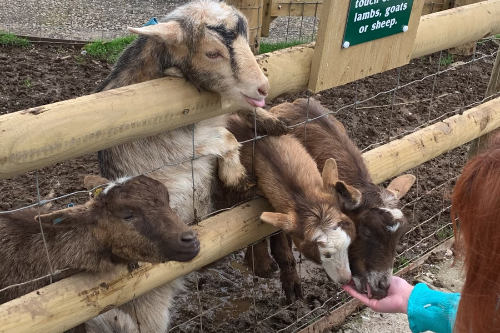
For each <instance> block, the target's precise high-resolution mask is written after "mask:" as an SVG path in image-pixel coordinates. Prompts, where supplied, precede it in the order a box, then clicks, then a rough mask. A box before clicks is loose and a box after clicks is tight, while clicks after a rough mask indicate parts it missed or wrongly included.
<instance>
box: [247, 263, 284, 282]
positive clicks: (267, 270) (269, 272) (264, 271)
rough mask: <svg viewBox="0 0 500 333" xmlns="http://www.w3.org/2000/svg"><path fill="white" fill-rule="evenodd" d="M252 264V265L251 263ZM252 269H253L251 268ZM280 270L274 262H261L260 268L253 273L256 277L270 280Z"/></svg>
mask: <svg viewBox="0 0 500 333" xmlns="http://www.w3.org/2000/svg"><path fill="white" fill-rule="evenodd" d="M250 264H251V263H250ZM250 268H252V267H250ZM278 269H279V267H278V264H277V263H276V262H274V261H272V262H259V264H258V266H256V267H255V269H254V271H253V273H254V274H255V276H258V277H260V278H264V279H270V278H272V277H273V276H274V273H275V272H276V271H277V270H278Z"/></svg>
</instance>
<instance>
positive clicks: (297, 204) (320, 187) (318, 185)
mask: <svg viewBox="0 0 500 333" xmlns="http://www.w3.org/2000/svg"><path fill="white" fill-rule="evenodd" d="M228 124H229V125H228V129H229V130H230V131H231V132H232V133H233V134H234V135H235V136H236V138H237V139H238V140H239V141H244V140H248V139H251V138H252V137H253V135H254V131H253V130H252V129H251V127H249V126H248V125H246V124H245V123H244V122H243V121H242V120H241V118H239V117H238V116H233V117H231V118H230V121H229V123H228ZM252 149H253V143H252V142H247V143H245V144H243V146H242V148H241V161H242V163H243V165H244V166H245V168H246V169H247V171H248V172H249V173H251V172H252V169H253V171H254V174H255V176H256V177H257V186H258V192H259V194H262V195H263V196H264V197H266V198H267V199H268V200H269V202H270V203H271V205H272V206H273V208H274V209H275V211H276V212H264V213H263V214H262V215H261V217H260V218H261V220H262V221H264V222H266V223H269V224H272V225H274V226H276V227H278V228H281V229H283V231H284V232H285V233H286V235H284V234H278V235H276V236H273V237H272V239H271V244H272V245H271V253H272V254H273V256H274V258H275V259H276V262H277V264H278V266H279V268H280V270H281V281H282V284H283V289H284V291H285V295H286V298H287V301H288V302H291V300H292V297H293V295H294V294H295V296H297V297H301V292H300V280H299V277H298V275H297V272H296V270H295V267H294V265H295V259H294V257H293V254H292V253H291V240H290V237H291V238H292V239H293V242H294V243H295V245H296V246H297V248H298V249H299V250H300V251H301V252H302V253H303V254H304V255H305V256H306V257H308V258H309V259H311V260H312V261H314V262H315V263H317V264H319V265H322V267H323V268H324V269H325V271H326V273H327V274H328V276H329V277H330V278H331V279H332V280H334V281H335V282H339V283H347V282H348V281H350V280H351V272H350V270H349V262H348V255H347V248H348V246H349V244H350V243H351V241H352V239H354V237H355V235H356V231H355V228H354V224H353V222H352V221H351V220H350V219H349V218H348V217H347V216H346V215H344V214H343V213H342V212H341V211H340V208H339V206H338V204H337V199H336V188H341V189H342V190H343V191H344V192H345V194H346V195H351V196H352V197H353V200H356V199H355V198H356V197H357V196H359V192H358V191H357V190H355V189H354V188H352V187H350V186H348V185H345V184H344V183H343V182H339V181H338V177H337V168H336V163H335V160H333V159H331V160H329V161H328V162H327V163H326V164H325V166H324V168H323V173H322V174H320V173H319V172H318V169H317V166H316V164H315V163H314V161H313V159H312V158H311V156H310V155H309V154H308V153H307V152H306V150H305V149H304V147H303V146H302V145H301V144H300V142H299V141H298V140H296V139H295V138H293V137H291V136H289V135H284V136H280V137H276V136H267V137H265V138H262V139H261V140H257V141H256V142H255V151H254V153H253V152H252ZM344 192H342V193H344ZM273 240H274V241H273Z"/></svg>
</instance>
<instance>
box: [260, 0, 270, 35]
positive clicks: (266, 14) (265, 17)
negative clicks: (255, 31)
mask: <svg viewBox="0 0 500 333" xmlns="http://www.w3.org/2000/svg"><path fill="white" fill-rule="evenodd" d="M271 3H272V0H264V7H263V8H262V9H263V12H262V27H261V30H260V36H261V37H269V30H270V29H271V23H272V22H273V18H271Z"/></svg>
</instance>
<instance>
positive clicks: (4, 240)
mask: <svg viewBox="0 0 500 333" xmlns="http://www.w3.org/2000/svg"><path fill="white" fill-rule="evenodd" d="M85 182H86V184H87V185H91V186H93V185H96V184H102V183H108V182H109V181H108V180H106V179H104V178H101V177H96V176H88V177H86V179H85ZM39 219H40V221H41V223H42V226H43V235H44V237H45V243H46V244H47V251H48V254H49V257H50V261H51V264H52V267H53V269H54V270H62V269H70V271H69V272H71V273H75V272H77V271H87V272H102V271H108V270H111V269H112V268H113V267H115V266H116V265H118V264H128V263H133V262H138V261H144V262H151V263H161V262H165V261H167V260H175V261H182V262H185V261H190V260H191V259H193V258H194V257H195V256H196V255H197V254H198V253H199V249H200V243H199V241H198V239H197V236H196V233H195V232H194V231H193V230H192V229H191V228H190V227H188V226H187V225H185V223H184V222H182V221H181V220H180V219H179V218H178V216H177V214H176V213H175V212H174V211H173V210H172V209H171V208H170V206H169V194H168V190H167V188H166V187H165V186H164V185H163V184H162V183H160V182H159V181H156V180H154V179H152V178H149V177H146V176H138V177H134V178H123V179H119V180H117V181H115V182H111V183H110V184H109V185H108V186H107V187H106V188H105V189H104V190H103V191H102V193H101V194H99V195H98V196H97V197H95V198H94V199H91V200H90V201H88V202H87V203H86V204H84V205H79V206H74V207H71V208H66V209H62V210H58V211H55V212H51V213H48V214H42V215H40V216H38V210H36V209H26V210H23V211H20V212H15V213H9V214H1V215H0V234H1V235H2V237H1V238H0V253H1V256H2V260H1V261H0V271H1V272H3V273H2V275H1V276H0V289H2V288H6V287H8V286H11V285H13V284H17V283H21V282H25V281H30V280H33V279H36V278H39V277H40V276H44V275H46V274H47V272H48V271H49V267H48V264H47V254H46V252H45V245H44V240H43V236H42V233H41V231H40V225H39ZM47 284H49V278H45V279H41V280H38V281H35V282H33V283H29V284H25V285H22V286H16V287H12V288H9V289H6V290H4V291H2V292H0V303H4V302H7V301H9V300H12V299H14V298H16V297H19V296H21V295H23V294H25V293H28V292H30V291H33V290H35V289H38V288H41V287H43V286H45V285H47ZM153 292H154V291H153ZM146 295H148V294H146ZM143 297H144V296H143ZM152 311H154V309H152ZM122 324H123V323H122Z"/></svg>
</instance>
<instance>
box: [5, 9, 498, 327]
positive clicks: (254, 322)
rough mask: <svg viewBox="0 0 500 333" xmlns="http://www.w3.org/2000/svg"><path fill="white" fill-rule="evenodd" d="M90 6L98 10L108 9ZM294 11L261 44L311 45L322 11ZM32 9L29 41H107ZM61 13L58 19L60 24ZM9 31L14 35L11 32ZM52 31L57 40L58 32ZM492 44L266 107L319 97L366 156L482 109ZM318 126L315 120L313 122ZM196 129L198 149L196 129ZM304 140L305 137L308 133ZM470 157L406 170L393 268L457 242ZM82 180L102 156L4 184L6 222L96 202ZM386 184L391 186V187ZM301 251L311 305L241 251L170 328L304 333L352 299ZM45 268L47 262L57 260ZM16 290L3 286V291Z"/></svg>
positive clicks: (209, 269)
mask: <svg viewBox="0 0 500 333" xmlns="http://www.w3.org/2000/svg"><path fill="white" fill-rule="evenodd" d="M40 1H41V0H40ZM41 3H42V2H40V3H39V4H41ZM0 4H1V2H0ZM89 4H90V5H89V6H95V7H99V6H101V5H100V4H101V2H99V4H98V3H97V2H89ZM288 4H289V6H288V7H287V8H288V10H289V13H288V16H286V17H281V18H279V19H276V20H275V22H274V24H275V25H274V26H273V27H272V28H271V34H270V37H269V39H266V40H264V39H263V40H262V41H263V42H264V41H285V42H289V41H293V40H299V41H307V40H312V39H314V36H315V31H316V29H317V23H318V22H317V21H318V20H317V17H318V16H319V13H318V12H317V11H316V10H315V13H314V14H315V15H314V16H312V17H310V16H309V17H306V16H304V15H300V16H297V15H292V7H297V6H299V8H300V5H301V3H298V2H294V3H293V6H292V4H291V3H288ZM314 4H315V5H317V4H319V3H314ZM120 5H123V4H122V3H121V2H116V3H115V5H114V6H116V7H113V8H112V9H113V13H114V15H116V13H122V14H123V17H122V18H121V19H122V21H116V22H114V21H113V22H114V23H113V24H115V25H116V26H119V25H122V26H123V25H128V24H132V23H133V24H141V23H140V22H145V21H147V20H148V17H149V16H151V13H152V12H153V13H154V12H158V11H164V10H165V11H166V10H167V9H168V8H169V7H168V6H175V5H177V3H166V2H164V1H157V2H147V1H134V2H132V3H130V2H127V3H126V5H124V6H123V7H120ZM306 5H308V6H310V5H311V3H302V6H303V13H305V12H306V11H307V10H309V9H307V10H306ZM25 6H29V2H28V3H26V2H25V3H24V4H23V5H19V6H18V7H15V8H11V10H12V15H15V13H16V10H21V9H23V10H25V13H27V14H25V15H28V14H29V13H32V14H33V15H34V16H33V17H36V18H37V19H36V23H34V21H32V22H31V23H32V26H31V28H30V29H29V30H26V31H27V32H26V34H27V35H29V34H31V35H32V34H33V31H35V32H37V31H38V33H39V35H40V36H42V34H43V35H44V36H45V33H44V32H43V29H44V27H45V25H48V24H54V27H55V26H56V25H57V26H58V27H59V26H66V27H67V26H68V24H69V27H74V26H78V27H77V28H78V29H77V28H75V29H77V30H78V31H77V30H74V31H73V30H71V29H73V28H71V29H68V30H66V33H68V36H71V37H72V38H78V37H79V35H78V34H79V33H82V36H83V32H84V33H85V34H86V35H85V36H90V35H92V33H94V32H95V33H96V34H97V35H98V34H99V33H100V34H101V36H100V37H99V36H97V35H96V36H97V37H96V38H102V39H106V37H105V34H104V32H103V31H105V30H102V29H101V28H102V27H100V26H98V25H97V26H92V24H87V27H86V28H87V29H90V30H86V31H84V30H81V29H80V26H82V25H86V22H87V21H85V19H84V17H86V16H85V15H83V16H82V17H80V16H79V15H76V16H78V19H72V18H73V16H72V15H70V14H69V11H70V8H69V7H64V6H63V7H62V8H51V7H46V8H43V10H41V11H40V13H36V12H33V11H30V10H32V9H29V8H25ZM118 7H120V8H119V9H118ZM9 8H10V7H9ZM308 8H309V7H308ZM139 9H140V10H139ZM136 10H137V11H136ZM54 13H57V15H60V16H61V18H59V19H57V15H56V14H54ZM60 13H66V14H65V15H63V14H60ZM2 15H5V14H2ZM16 15H19V14H16ZM49 18H50V19H49ZM2 19H3V17H2V16H0V21H3V20H2ZM93 19H96V22H104V21H106V20H105V19H104V18H92V20H93ZM23 20H24V18H21V19H20V20H19V24H21V25H22V24H26V26H28V25H29V21H26V22H25V21H23ZM89 20H90V18H89ZM123 20H125V21H123ZM134 21H135V23H134ZM5 22H8V21H5ZM61 22H63V23H61ZM130 22H132V23H130ZM9 27H10V28H12V29H13V27H14V26H13V25H9ZM15 29H18V27H16V28H15ZM15 29H13V31H16V33H17V31H21V30H15ZM27 29H28V28H27ZM37 29H38V30H37ZM92 29H94V30H92ZM99 29H101V30H99ZM273 29H276V31H278V32H277V33H276V37H273V33H274V30H273ZM56 30H57V29H56ZM56 30H53V31H52V32H54V31H56ZM82 31H83V32H82ZM99 31H100V32H99ZM116 31H121V30H119V29H117V30H116ZM284 31H286V34H285V33H284ZM73 32H74V33H73ZM113 33H114V30H110V31H106V34H108V35H107V36H112V35H113ZM46 34H47V35H50V34H51V32H46ZM54 36H57V37H59V36H62V35H59V34H58V35H54ZM65 37H66V36H65ZM273 38H276V39H273ZM85 39H87V37H85ZM495 42H496V41H495V39H494V38H490V39H488V40H482V41H480V42H479V43H478V44H477V45H476V47H475V48H474V54H473V55H472V56H465V57H458V56H454V55H453V54H451V53H448V52H446V51H443V52H439V53H436V54H432V55H429V56H425V57H421V58H419V59H414V60H413V61H411V63H410V64H409V65H406V66H403V67H400V68H397V69H394V70H391V71H388V72H385V73H381V74H377V75H374V76H372V77H368V78H365V79H362V80H358V81H356V82H352V83H350V84H347V85H344V86H341V87H337V88H333V89H330V90H326V91H323V92H321V93H318V94H315V95H313V96H311V95H310V93H309V92H302V93H298V94H294V95H286V96H283V97H280V98H277V99H275V100H274V101H271V102H269V103H268V106H269V107H270V106H273V105H277V104H279V103H281V102H284V101H293V100H294V99H296V98H299V97H305V98H315V99H317V100H319V101H320V102H322V104H323V105H324V106H326V107H327V108H329V109H330V110H331V111H332V114H333V115H335V117H336V118H337V119H338V120H340V121H341V122H342V123H343V124H344V126H345V128H346V130H347V133H348V134H349V135H350V137H351V138H352V140H353V141H354V142H355V144H356V145H357V146H358V147H359V148H360V149H361V150H363V151H367V150H370V149H372V148H375V147H378V146H380V145H383V144H385V143H387V142H390V141H393V140H396V139H398V138H401V137H403V136H405V135H407V134H410V133H414V132H415V131H417V130H419V129H421V128H424V127H426V126H428V125H431V124H433V123H436V122H438V121H440V120H443V119H445V118H448V117H450V116H453V115H456V114H461V113H462V112H463V111H465V110H467V109H469V108H471V107H473V106H475V105H478V104H481V103H483V102H485V101H486V100H487V99H486V98H485V96H484V95H485V91H486V87H487V83H488V78H489V75H490V73H491V70H492V67H493V61H494V58H495V57H496V56H497V52H498V51H497V49H498V45H497V44H496V43H495ZM32 93H33V94H35V93H36V92H35V91H32ZM493 97H496V95H495V96H493ZM33 106H37V105H33ZM10 111H16V110H10ZM314 121H315V120H314V119H309V122H314ZM192 130H193V142H194V125H193V127H192ZM305 135H306V139H307V129H306V130H305ZM257 139H259V138H257ZM257 139H256V140H257ZM467 150H468V147H467V145H464V146H462V147H459V148H456V149H454V150H452V151H449V152H447V153H445V154H444V155H442V156H440V157H438V158H435V159H433V160H431V161H429V162H426V163H424V164H422V165H420V166H418V167H416V168H414V169H413V170H410V171H408V172H407V173H411V174H414V175H415V176H416V178H417V180H416V183H415V185H414V186H413V187H412V189H411V190H410V192H409V193H408V194H407V195H406V196H405V197H404V198H403V199H402V206H403V211H404V213H405V215H406V216H407V217H408V221H409V223H410V228H409V231H408V232H407V233H406V234H405V235H404V237H403V239H402V240H401V242H400V244H399V246H398V249H397V252H398V254H397V257H396V262H395V267H394V270H399V269H401V268H403V267H406V266H407V265H408V264H409V263H411V262H412V261H414V260H416V259H418V258H420V257H421V256H422V255H423V254H424V253H426V252H427V251H428V250H429V248H433V247H435V246H436V245H438V244H442V243H443V242H444V241H446V240H448V239H449V238H450V237H451V236H452V228H451V221H450V216H449V213H450V205H451V202H450V194H451V191H452V189H453V186H454V184H455V182H456V180H457V178H458V176H459V174H460V171H461V168H462V166H463V165H464V163H465V162H466V158H467ZM196 158H197V156H196V154H195V151H194V147H193V156H192V158H191V159H189V160H186V161H178V162H177V163H175V165H179V164H185V165H187V166H188V167H191V168H192V169H191V170H192V176H193V193H194V192H195V191H196V188H195V187H194V177H196V174H195V171H194V169H193V166H192V165H193V161H194V160H195V159H196ZM175 165H162V166H159V167H158V168H155V169H154V170H150V171H149V172H147V173H146V174H148V175H154V172H155V171H157V170H159V169H166V170H168V168H170V167H173V166H175ZM84 173H89V174H97V173H98V166H97V160H96V158H95V156H93V155H92V156H86V157H82V158H79V159H75V160H72V161H69V162H63V163H59V164H57V165H54V166H51V167H47V168H44V169H41V170H37V171H33V172H29V173H27V174H23V175H19V176H17V177H14V178H11V179H6V180H0V187H1V188H2V191H0V199H1V200H0V216H1V214H6V213H9V212H14V211H18V210H22V209H26V208H28V207H35V208H40V206H41V205H46V204H51V205H52V207H50V209H58V208H63V207H66V206H68V205H69V204H82V203H84V202H85V201H87V200H88V198H89V192H88V191H86V190H83V189H82V184H80V179H78V177H77V176H76V175H78V174H84ZM384 185H387V182H386V183H384ZM42 207H43V206H42ZM45 208H46V207H45ZM45 208H41V209H45ZM227 209H230V208H226V209H221V210H217V211H214V212H211V213H210V214H209V215H213V214H216V213H219V212H222V211H225V210H227ZM194 214H195V217H197V220H202V219H205V218H207V217H208V216H198V215H197V213H196V211H195V212H194ZM294 254H295V257H296V260H297V262H298V266H297V268H298V269H299V273H300V276H301V280H302V289H303V294H304V296H305V298H304V300H299V301H296V302H294V303H292V304H286V303H285V298H284V295H283V292H282V290H281V285H280V282H279V279H278V278H277V277H278V274H276V276H275V277H274V278H271V279H263V278H259V277H257V276H255V274H254V273H253V269H252V268H255V267H248V266H246V265H245V264H244V251H243V249H242V250H240V251H237V252H234V253H232V254H231V255H229V256H227V257H225V258H223V259H220V260H218V261H216V262H214V263H212V264H210V265H208V266H206V267H204V268H202V269H200V270H199V271H197V272H192V273H190V274H188V275H187V276H186V278H185V280H186V292H184V293H182V294H180V295H179V296H178V297H177V298H176V299H175V304H174V307H173V309H172V323H171V327H170V329H169V331H171V332H235V331H242V332H243V331H244V332H250V331H252V332H255V331H257V332H298V331H300V330H301V329H303V328H304V327H306V326H308V325H309V324H311V323H312V322H314V321H315V320H317V319H318V318H321V317H322V316H325V315H327V314H328V313H330V312H331V311H332V310H334V309H336V308H338V307H339V306H341V305H342V304H344V303H345V302H346V301H347V300H348V299H349V297H348V296H347V295H346V294H345V293H344V292H343V291H342V289H341V288H339V287H338V286H336V285H334V284H332V283H330V282H329V279H328V278H327V276H326V274H325V273H324V272H323V269H322V268H321V267H319V266H317V265H315V264H313V263H311V262H310V261H309V260H307V259H305V258H304V257H302V256H300V254H299V253H298V252H297V251H295V252H294ZM48 262H49V263H50V258H48ZM254 263H255V261H254ZM255 264H258V262H257V263H255ZM66 269H67V268H66V267H53V266H52V265H50V264H49V265H48V269H47V274H46V275H43V276H40V277H39V278H38V279H36V280H33V281H21V282H20V283H23V284H24V283H26V284H27V283H35V282H37V281H39V280H40V279H47V278H50V277H52V276H57V275H58V274H60V273H61V272H63V271H65V270H66ZM16 286H17V285H13V286H9V287H6V288H3V289H1V290H0V293H1V292H4V291H5V290H7V288H13V287H16Z"/></svg>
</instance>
